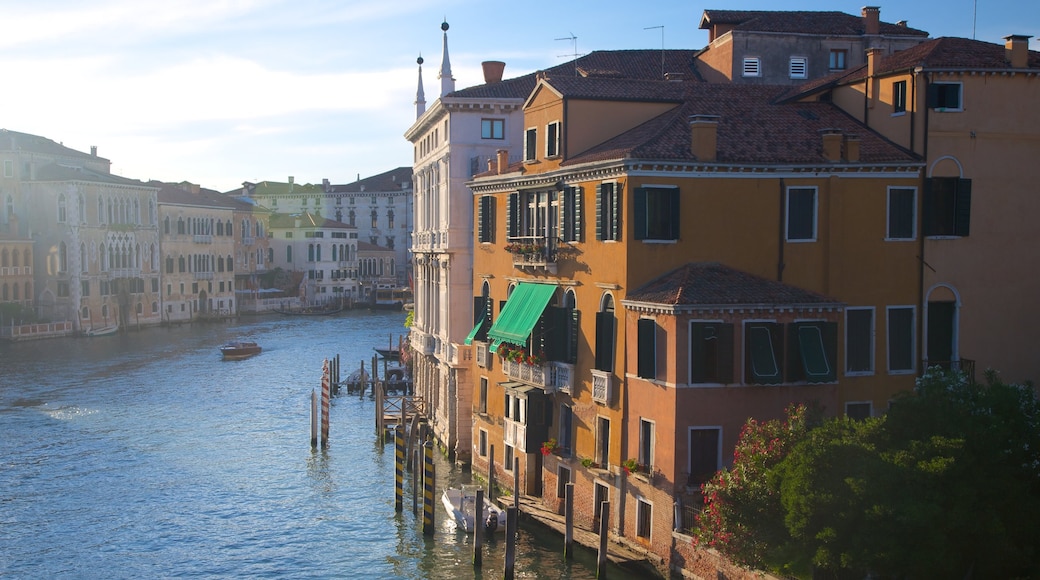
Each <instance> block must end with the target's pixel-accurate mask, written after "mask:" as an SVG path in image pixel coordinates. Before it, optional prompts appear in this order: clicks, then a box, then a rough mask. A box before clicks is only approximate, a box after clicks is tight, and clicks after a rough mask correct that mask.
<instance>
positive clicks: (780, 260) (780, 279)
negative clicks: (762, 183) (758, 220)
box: [776, 178, 787, 282]
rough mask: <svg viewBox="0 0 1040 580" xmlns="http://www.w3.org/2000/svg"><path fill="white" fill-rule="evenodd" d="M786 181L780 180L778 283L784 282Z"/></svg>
mask: <svg viewBox="0 0 1040 580" xmlns="http://www.w3.org/2000/svg"><path fill="white" fill-rule="evenodd" d="M784 188H785V185H784V180H783V179H782V178H781V179H780V212H779V213H780V224H779V225H780V227H779V228H778V229H777V242H779V243H778V244H777V256H776V281H777V282H783V281H784V221H785V220H786V219H787V211H786V207H785V206H784Z"/></svg>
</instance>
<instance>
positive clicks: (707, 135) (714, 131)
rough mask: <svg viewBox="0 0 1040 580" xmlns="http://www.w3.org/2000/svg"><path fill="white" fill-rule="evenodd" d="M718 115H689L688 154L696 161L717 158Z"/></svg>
mask: <svg viewBox="0 0 1040 580" xmlns="http://www.w3.org/2000/svg"><path fill="white" fill-rule="evenodd" d="M720 118H721V117H719V116H718V115H690V119H689V122H690V153H692V154H693V156H694V157H696V158H697V160H698V161H715V160H716V159H717V158H718V137H719V119H720Z"/></svg>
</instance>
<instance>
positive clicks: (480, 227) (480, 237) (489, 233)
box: [477, 195, 495, 243]
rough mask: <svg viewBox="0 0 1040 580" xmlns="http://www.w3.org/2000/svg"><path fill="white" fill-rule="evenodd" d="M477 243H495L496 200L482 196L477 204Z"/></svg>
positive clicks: (489, 196) (492, 197) (488, 196)
mask: <svg viewBox="0 0 1040 580" xmlns="http://www.w3.org/2000/svg"><path fill="white" fill-rule="evenodd" d="M477 241H478V242H480V243H489V242H494V241H495V198H494V196H491V195H482V196H480V199H479V200H478V202H477Z"/></svg>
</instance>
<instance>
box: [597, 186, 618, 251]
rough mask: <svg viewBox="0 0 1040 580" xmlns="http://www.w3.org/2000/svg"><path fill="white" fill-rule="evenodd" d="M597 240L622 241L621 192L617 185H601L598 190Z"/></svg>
mask: <svg viewBox="0 0 1040 580" xmlns="http://www.w3.org/2000/svg"><path fill="white" fill-rule="evenodd" d="M596 239H597V240H620V239H621V192H620V191H618V186H617V183H601V184H600V185H599V186H598V187H597V188H596Z"/></svg>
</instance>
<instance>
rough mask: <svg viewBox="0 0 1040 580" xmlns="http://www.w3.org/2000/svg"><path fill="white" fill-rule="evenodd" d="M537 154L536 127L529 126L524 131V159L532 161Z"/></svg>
mask: <svg viewBox="0 0 1040 580" xmlns="http://www.w3.org/2000/svg"><path fill="white" fill-rule="evenodd" d="M537 155H538V129H535V128H533V127H532V128H530V129H528V130H527V131H525V132H524V161H534V160H535V159H537Z"/></svg>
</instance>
